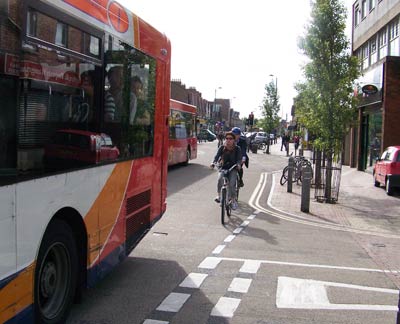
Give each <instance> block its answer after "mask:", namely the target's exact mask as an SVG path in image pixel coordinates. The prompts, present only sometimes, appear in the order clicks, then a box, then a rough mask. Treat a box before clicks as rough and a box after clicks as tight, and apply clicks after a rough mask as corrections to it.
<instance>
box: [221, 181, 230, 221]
mask: <svg viewBox="0 0 400 324" xmlns="http://www.w3.org/2000/svg"><path fill="white" fill-rule="evenodd" d="M226 199H227V197H226V188H222V189H221V224H222V225H224V224H225V207H226V205H227V203H228V202H227V201H226Z"/></svg>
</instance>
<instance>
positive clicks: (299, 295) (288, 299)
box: [276, 277, 399, 311]
mask: <svg viewBox="0 0 400 324" xmlns="http://www.w3.org/2000/svg"><path fill="white" fill-rule="evenodd" d="M327 286H328V287H329V286H334V287H342V288H352V289H359V290H366V291H378V292H383V293H388V294H396V295H398V293H399V291H398V290H395V289H386V288H376V287H366V286H358V285H349V284H343V283H336V282H327V281H317V280H309V279H298V278H289V277H279V278H278V288H277V292H276V306H277V307H278V308H295V309H336V310H337V309H346V310H377V311H398V306H393V305H367V304H332V303H331V302H330V301H329V299H328V295H327V292H326V287H327Z"/></svg>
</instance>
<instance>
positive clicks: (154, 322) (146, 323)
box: [143, 319, 169, 324]
mask: <svg viewBox="0 0 400 324" xmlns="http://www.w3.org/2000/svg"><path fill="white" fill-rule="evenodd" d="M143 324H169V322H166V321H157V320H152V319H147V320H145V321H144V322H143Z"/></svg>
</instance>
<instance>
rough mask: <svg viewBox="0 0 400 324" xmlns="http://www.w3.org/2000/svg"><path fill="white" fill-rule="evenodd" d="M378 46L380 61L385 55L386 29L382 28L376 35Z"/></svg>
mask: <svg viewBox="0 0 400 324" xmlns="http://www.w3.org/2000/svg"><path fill="white" fill-rule="evenodd" d="M378 45H379V59H382V58H384V57H385V56H386V55H387V32H386V27H384V28H383V29H382V30H381V31H379V33H378Z"/></svg>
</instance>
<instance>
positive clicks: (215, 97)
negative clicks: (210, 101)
mask: <svg viewBox="0 0 400 324" xmlns="http://www.w3.org/2000/svg"><path fill="white" fill-rule="evenodd" d="M218 89H222V87H217V88H215V90H214V111H215V116H218V117H221V113H218V114H217V90H218ZM220 119H221V118H220Z"/></svg>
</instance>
